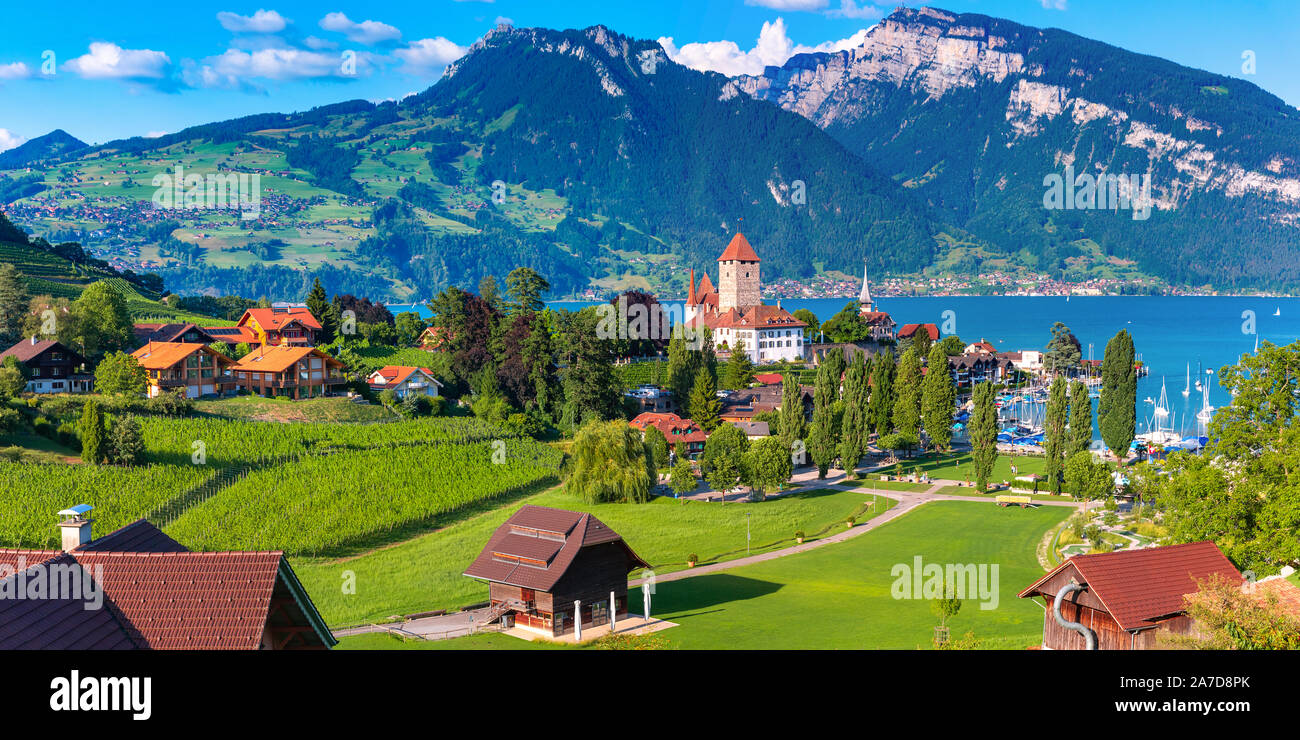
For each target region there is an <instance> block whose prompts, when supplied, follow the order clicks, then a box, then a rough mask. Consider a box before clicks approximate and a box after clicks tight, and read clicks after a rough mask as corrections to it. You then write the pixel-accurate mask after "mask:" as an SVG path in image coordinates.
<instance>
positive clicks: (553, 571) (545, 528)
mask: <svg viewBox="0 0 1300 740" xmlns="http://www.w3.org/2000/svg"><path fill="white" fill-rule="evenodd" d="M611 542H617V543H618V544H619V545H621V546H622V547H623V549H624V550H626V551H627V556H628V566H629V567H628V572H631V571H633V570H635V569H637V568H649V567H650V564H649V563H647V562H645V561H644V560H642V559H641V558H640V557H638V556H637V554H636V553H635V552H633V551H632V548H631V547H628V544H627V543H626V542H624V541H623V538H622V537H621V536H619V534H618V532H615V531H614V530H612V529H610V528H609V527H608V526H606V525H605V523H604V522H602V521H600V520H599V519H597V518H596V517H594V516H592V515H591V514H585V513H582V512H578V511H568V510H565V509H552V508H550V507H547V506H535V505H533V504H527V505H525V506H524V507H522V508H521V509H519V511H516V512H515V513H514V514H513V515H512V516H511V517H510V518H509V519H507V520H506V521H505V523H504V524H502V525H501V526H500V527H497V530H496V532H494V533H493V534H492V537H490V538H489V539H488V543H487V545H486V546H485V547H484V548H483V551H482V552H480V553H479V555H478V557H477V558H475V559H474V562H473V563H471V564H470V566H469V567H468V568H466V569H465V575H467V576H469V577H470V578H480V579H483V580H485V581H494V582H497V583H507V584H510V585H512V586H519V587H521V588H530V589H534V590H537V591H550V590H551V589H552V588H554V587H555V584H556V583H558V582H559V581H560V579H561V578H562V577H563V576H564V574H565V572H566V571H567V570H568V569H569V566H570V565H572V564H573V561H574V560H575V559H576V558H577V556H578V553H579V552H580V551H581V550H582V549H583V548H584V547H591V546H593V545H603V544H606V543H611Z"/></svg>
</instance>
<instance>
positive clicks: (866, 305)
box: [858, 265, 876, 313]
mask: <svg viewBox="0 0 1300 740" xmlns="http://www.w3.org/2000/svg"><path fill="white" fill-rule="evenodd" d="M858 303H860V304H862V305H861V307H860V308H859V309H858V310H859V311H861V312H862V313H871V312H872V311H875V310H876V309H875V307H874V304H873V303H872V300H871V290H870V289H869V288H867V266H866V265H863V266H862V292H861V293H859V294H858Z"/></svg>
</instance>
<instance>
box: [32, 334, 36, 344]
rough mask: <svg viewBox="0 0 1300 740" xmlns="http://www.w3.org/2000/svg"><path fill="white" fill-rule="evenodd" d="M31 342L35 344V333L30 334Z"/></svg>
mask: <svg viewBox="0 0 1300 740" xmlns="http://www.w3.org/2000/svg"><path fill="white" fill-rule="evenodd" d="M32 344H36V335H35V334H33V335H32Z"/></svg>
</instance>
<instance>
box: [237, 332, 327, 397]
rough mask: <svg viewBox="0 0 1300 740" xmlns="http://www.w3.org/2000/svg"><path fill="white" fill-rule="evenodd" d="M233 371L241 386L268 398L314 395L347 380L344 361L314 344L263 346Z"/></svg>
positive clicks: (321, 394)
mask: <svg viewBox="0 0 1300 740" xmlns="http://www.w3.org/2000/svg"><path fill="white" fill-rule="evenodd" d="M232 370H233V373H234V379H235V382H236V383H237V384H238V385H239V387H240V388H241V389H243V390H247V391H249V392H252V393H255V394H257V395H259V396H267V397H271V396H289V397H291V398H293V399H295V400H297V399H299V398H313V397H316V396H323V395H325V394H326V393H327V392H329V390H330V389H331V388H336V387H338V386H341V385H344V384H346V383H347V379H346V378H344V377H343V363H342V362H339V361H338V360H336V359H334V358H333V357H330V356H329V355H327V354H325V353H324V352H321V351H320V350H318V349H314V348H312V347H290V346H281V345H271V346H267V345H262V346H261V347H258V348H257V349H255V350H253V351H252V352H249V353H248V354H246V355H244V356H243V357H242V358H241V359H240V360H239V363H238V364H236V365H235V366H234V368H233V369H232Z"/></svg>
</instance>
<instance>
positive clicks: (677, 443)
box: [628, 411, 709, 458]
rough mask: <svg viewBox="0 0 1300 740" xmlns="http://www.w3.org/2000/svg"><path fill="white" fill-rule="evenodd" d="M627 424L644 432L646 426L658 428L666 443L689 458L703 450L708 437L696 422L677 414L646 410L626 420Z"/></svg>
mask: <svg viewBox="0 0 1300 740" xmlns="http://www.w3.org/2000/svg"><path fill="white" fill-rule="evenodd" d="M628 425H629V426H631V427H632V428H634V429H640V430H641V431H642V432H645V430H646V429H647V428H648V427H654V428H656V429H658V430H659V431H661V432H663V435H664V437H665V438H667V440H668V444H669V445H671V446H673V447H674V448H675V449H676V450H677V454H679V455H684V456H686V457H691V458H693V457H695V455H698V454H699V453H701V452H703V451H704V443H705V441H707V440H708V438H709V437H708V435H707V434H705V433H704V430H703V429H700V427H699V425H698V424H696V423H695V422H694V421H692V420H690V419H683V418H682V417H680V416H678V415H677V414H663V413H655V412H653V411H647V412H645V413H642V414H638V415H637V417H636V418H635V419H633V420H632V421H629V422H628Z"/></svg>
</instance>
